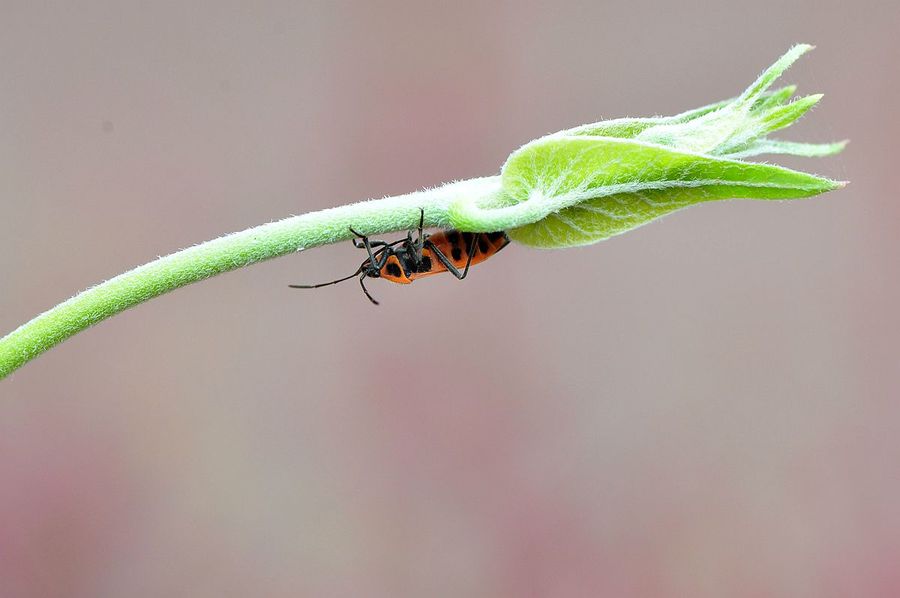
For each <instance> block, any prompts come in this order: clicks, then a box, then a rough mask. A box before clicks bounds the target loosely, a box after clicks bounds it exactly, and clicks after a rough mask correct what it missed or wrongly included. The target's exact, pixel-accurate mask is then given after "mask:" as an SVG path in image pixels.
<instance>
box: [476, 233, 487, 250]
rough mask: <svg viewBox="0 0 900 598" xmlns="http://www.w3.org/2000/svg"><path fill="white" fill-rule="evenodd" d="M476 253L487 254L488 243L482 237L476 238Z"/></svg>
mask: <svg viewBox="0 0 900 598" xmlns="http://www.w3.org/2000/svg"><path fill="white" fill-rule="evenodd" d="M478 251H480V252H481V253H487V252H488V242H487V239H485V238H484V235H482V236H480V237H478Z"/></svg>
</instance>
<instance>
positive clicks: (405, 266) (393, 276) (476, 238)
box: [290, 211, 509, 305]
mask: <svg viewBox="0 0 900 598" xmlns="http://www.w3.org/2000/svg"><path fill="white" fill-rule="evenodd" d="M424 220H425V213H424V211H423V212H422V216H421V217H420V219H419V228H418V231H419V235H418V239H416V240H413V238H412V231H410V232H409V233H407V235H406V238H405V239H400V240H399V241H394V242H392V243H386V242H384V241H370V240H369V238H368V237H367V236H365V235H361V234H359V233H357V232H356V231H354V230H353V229H352V228H351V229H350V232H352V233H353V234H355V235H356V236H357V237H359V240H354V241H353V244H354V246H356V247H358V248H360V249H362V248H365V250H366V251H367V252H368V254H369V258H368V259H367V260H366V261H364V262H363V263H362V264H361V265H360V267H359V269H357V270H356V272H354V273H353V274H351V275H350V276H347V277H345V278H339V279H337V280H332V281H331V282H324V283H322V284H315V285H294V284H292V285H290V286H291V287H292V288H295V289H317V288H319V287H324V286H328V285H332V284H337V283H339V282H342V281H344V280H348V279H350V278H353V277H354V276H357V275H358V276H359V284H360V286H362V289H363V292H364V293H365V294H366V297H368V298H369V300H370V301H372V303H374V304H375V305H378V302H377V301H375V299H373V298H372V295H370V294H369V291H368V290H366V285H365V283H364V282H363V280H364V279H365V278H366V277H369V278H383V279H385V280H388V281H390V282H393V283H397V284H409V283H411V282H412V281H414V280H417V279H419V278H424V277H426V276H432V275H434V274H440V273H441V272H450V273H451V274H453V275H454V276H455V277H456V278H458V279H459V280H462V279H463V278H465V277H466V274H468V272H469V267H470V266H472V265H474V264H479V263H481V262H483V261H484V260H486V259H488V258H489V257H491V256H493V255H494V254H495V253H497V252H498V251H500V250H501V249H503V248H504V247H506V246H507V245H509V237H507V236H506V233H504V232H502V231H499V232H493V233H465V232H460V231H458V230H444V231H440V232H437V233H434V234H432V235H427V234H425V233H423V232H422V224H423V222H424ZM398 245H399V247H398Z"/></svg>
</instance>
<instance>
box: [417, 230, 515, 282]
mask: <svg viewBox="0 0 900 598" xmlns="http://www.w3.org/2000/svg"><path fill="white" fill-rule="evenodd" d="M473 237H475V253H473V254H472V263H471V264H470V266H474V265H475V264H480V263H481V262H483V261H484V260H486V259H488V258H489V257H491V256H492V255H494V254H495V253H497V252H498V251H500V250H501V249H503V248H504V247H506V246H507V245H508V244H509V237H507V236H506V233H503V232H495V233H463V232H459V231H457V230H447V231H440V232H437V233H435V234H433V235H431V236H429V237H428V240H429V241H431V243H432V244H433V245H434V246H435V247H436V248H437V249H439V250H440V252H441V253H443V254H444V255H445V256H446V257H447V259H448V260H449V261H450V263H452V264H453V265H454V266H456V269H457V270H460V271H462V270H463V269H464V268H465V267H466V262H467V261H468V259H469V248H470V247H471V244H472V238H473ZM426 258H427V259H426ZM446 271H447V267H446V266H444V264H442V263H441V261H440V260H439V259H438V258H437V257H435V256H434V254H433V252H432V251H431V249H430V248H428V247H426V248H425V249H423V250H422V264H421V265H420V267H419V271H418V272H415V273H413V274H411V275H410V277H409V278H410V279H411V280H415V279H417V278H424V277H426V276H431V275H432V274H440V273H441V272H446Z"/></svg>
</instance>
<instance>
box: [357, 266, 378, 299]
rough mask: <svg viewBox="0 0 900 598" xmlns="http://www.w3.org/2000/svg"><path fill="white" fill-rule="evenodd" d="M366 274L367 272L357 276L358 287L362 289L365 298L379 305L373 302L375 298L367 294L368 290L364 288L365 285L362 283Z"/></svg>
mask: <svg viewBox="0 0 900 598" xmlns="http://www.w3.org/2000/svg"><path fill="white" fill-rule="evenodd" d="M367 274H368V272H363V273H362V274H360V275H359V286H361V287H362V290H363V293H365V294H366V297H368V298H369V301H371V302H372V303H374V304H375V305H380V303H378V302H377V301H375V298H374V297H372V295H370V294H369V289H367V288H366V283H364V282H363V281H364V280H365V279H366V275H367Z"/></svg>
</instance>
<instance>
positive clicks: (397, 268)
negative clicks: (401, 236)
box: [385, 262, 402, 278]
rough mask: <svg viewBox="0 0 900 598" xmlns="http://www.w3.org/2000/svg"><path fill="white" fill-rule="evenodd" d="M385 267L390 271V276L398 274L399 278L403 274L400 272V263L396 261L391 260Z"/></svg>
mask: <svg viewBox="0 0 900 598" xmlns="http://www.w3.org/2000/svg"><path fill="white" fill-rule="evenodd" d="M385 269H386V270H387V273H388V275H390V276H396V277H397V278H399V277H400V275H401V274H402V273H401V272H400V266H398V265H397V264H396V263H394V262H391V263H390V264H388V265H387V267H386V268H385Z"/></svg>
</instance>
